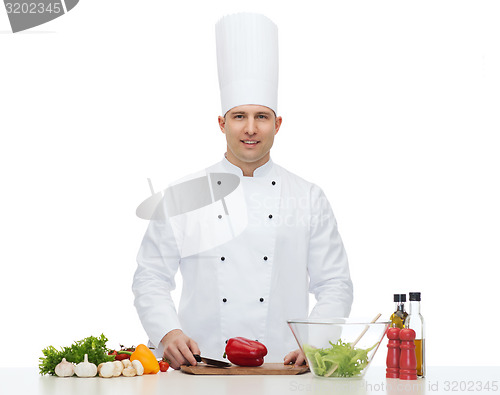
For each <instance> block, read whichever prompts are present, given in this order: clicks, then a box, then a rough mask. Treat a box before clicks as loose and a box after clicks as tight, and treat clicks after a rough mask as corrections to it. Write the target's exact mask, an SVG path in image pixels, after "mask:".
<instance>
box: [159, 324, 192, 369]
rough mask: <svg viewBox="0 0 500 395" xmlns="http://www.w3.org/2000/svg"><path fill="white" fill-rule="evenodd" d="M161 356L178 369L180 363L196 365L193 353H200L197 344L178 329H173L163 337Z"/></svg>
mask: <svg viewBox="0 0 500 395" xmlns="http://www.w3.org/2000/svg"><path fill="white" fill-rule="evenodd" d="M161 343H162V344H163V347H164V349H163V357H165V358H166V359H168V361H169V363H170V366H171V367H172V368H173V369H177V370H178V369H180V368H181V365H193V366H195V365H196V359H194V356H193V354H200V349H199V348H198V344H196V342H195V341H194V340H193V339H191V338H190V337H188V336H186V334H185V333H184V332H183V331H181V330H180V329H173V330H171V331H170V332H168V333H167V334H166V335H165V336H163V339H161Z"/></svg>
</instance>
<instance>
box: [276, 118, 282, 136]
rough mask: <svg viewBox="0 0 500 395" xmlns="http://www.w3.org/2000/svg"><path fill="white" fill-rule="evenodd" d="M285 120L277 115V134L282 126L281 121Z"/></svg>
mask: <svg viewBox="0 0 500 395" xmlns="http://www.w3.org/2000/svg"><path fill="white" fill-rule="evenodd" d="M282 121H283V119H282V118H281V117H276V119H275V121H274V130H275V132H274V134H275V135H276V134H277V133H278V130H280V127H281V122H282Z"/></svg>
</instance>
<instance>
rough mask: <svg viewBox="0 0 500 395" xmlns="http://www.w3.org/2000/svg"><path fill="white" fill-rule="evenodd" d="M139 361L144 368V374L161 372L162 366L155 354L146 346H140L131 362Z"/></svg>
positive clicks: (132, 356) (131, 357)
mask: <svg viewBox="0 0 500 395" xmlns="http://www.w3.org/2000/svg"><path fill="white" fill-rule="evenodd" d="M136 359H137V360H138V361H139V362H140V363H141V364H142V366H143V367H144V374H156V373H158V372H159V371H160V364H159V363H158V361H157V360H156V356H155V355H154V354H153V352H152V351H151V350H150V349H149V348H148V347H147V346H145V345H144V344H139V345H138V346H137V347H136V348H135V351H134V352H133V353H132V355H131V356H130V360H131V361H133V360H136Z"/></svg>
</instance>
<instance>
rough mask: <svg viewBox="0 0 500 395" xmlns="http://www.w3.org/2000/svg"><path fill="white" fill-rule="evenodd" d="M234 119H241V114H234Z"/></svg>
mask: <svg viewBox="0 0 500 395" xmlns="http://www.w3.org/2000/svg"><path fill="white" fill-rule="evenodd" d="M234 117H235V118H236V119H243V115H241V114H236V115H235V116H234Z"/></svg>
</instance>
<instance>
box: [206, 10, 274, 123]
mask: <svg viewBox="0 0 500 395" xmlns="http://www.w3.org/2000/svg"><path fill="white" fill-rule="evenodd" d="M215 39H216V45H217V68H218V71H219V87H220V95H221V104H222V114H225V113H226V112H227V111H229V110H230V109H231V108H233V107H236V106H240V105H245V104H258V105H261V106H266V107H269V108H270V109H272V110H273V111H274V112H275V113H276V114H277V109H278V27H277V26H276V25H275V24H274V22H273V21H271V20H270V19H269V18H267V17H266V16H264V15H261V14H252V13H239V14H232V15H227V16H224V17H223V18H221V19H220V20H219V21H218V22H217V24H216V25H215Z"/></svg>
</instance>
